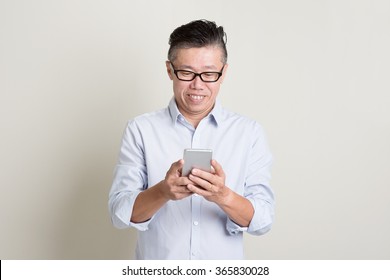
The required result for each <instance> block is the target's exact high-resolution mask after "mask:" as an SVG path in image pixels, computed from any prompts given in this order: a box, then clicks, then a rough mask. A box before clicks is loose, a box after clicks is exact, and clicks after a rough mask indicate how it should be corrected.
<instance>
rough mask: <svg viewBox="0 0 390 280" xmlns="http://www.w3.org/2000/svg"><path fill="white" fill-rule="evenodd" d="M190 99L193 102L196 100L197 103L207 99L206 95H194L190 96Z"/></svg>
mask: <svg viewBox="0 0 390 280" xmlns="http://www.w3.org/2000/svg"><path fill="white" fill-rule="evenodd" d="M189 97H190V98H191V99H192V100H196V101H201V100H203V99H204V98H205V96H204V95H194V94H189Z"/></svg>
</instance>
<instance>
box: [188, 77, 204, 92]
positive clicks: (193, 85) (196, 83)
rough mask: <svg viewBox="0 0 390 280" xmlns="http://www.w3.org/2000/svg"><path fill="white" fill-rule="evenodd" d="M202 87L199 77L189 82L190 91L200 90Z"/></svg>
mask: <svg viewBox="0 0 390 280" xmlns="http://www.w3.org/2000/svg"><path fill="white" fill-rule="evenodd" d="M202 87H203V81H202V79H201V78H200V76H196V77H195V79H193V80H192V81H191V88H192V89H202Z"/></svg>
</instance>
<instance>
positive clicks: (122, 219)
mask: <svg viewBox="0 0 390 280" xmlns="http://www.w3.org/2000/svg"><path fill="white" fill-rule="evenodd" d="M147 185H148V182H147V171H146V165H145V159H144V150H143V145H142V135H141V133H140V131H139V129H138V127H137V125H136V123H135V121H130V122H128V124H127V127H126V130H125V132H124V134H123V137H122V143H121V148H120V153H119V160H118V163H117V165H116V168H115V172H114V179H113V183H112V186H111V190H110V193H109V199H108V207H109V213H110V216H111V221H112V223H113V225H114V226H115V227H117V228H129V227H135V228H137V229H138V230H142V231H145V230H147V229H148V224H149V223H150V221H151V219H150V220H148V221H146V222H143V223H132V222H130V219H131V215H132V212H133V206H134V202H135V200H136V198H137V196H138V195H139V193H140V192H142V191H143V190H144V189H146V188H147Z"/></svg>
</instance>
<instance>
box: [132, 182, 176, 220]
mask: <svg viewBox="0 0 390 280" xmlns="http://www.w3.org/2000/svg"><path fill="white" fill-rule="evenodd" d="M162 184H164V181H161V182H160V183H158V184H157V185H155V186H153V187H151V188H148V189H147V190H145V191H143V192H141V193H140V194H139V195H138V196H137V198H136V200H135V202H134V206H133V212H132V215H131V219H130V220H131V222H133V223H141V222H145V221H147V220H149V219H150V218H151V217H153V215H154V214H155V213H156V212H157V211H158V210H159V209H160V208H161V207H162V206H163V205H164V204H165V203H166V202H167V201H168V199H167V198H166V197H164V195H163V193H162V192H161V187H162Z"/></svg>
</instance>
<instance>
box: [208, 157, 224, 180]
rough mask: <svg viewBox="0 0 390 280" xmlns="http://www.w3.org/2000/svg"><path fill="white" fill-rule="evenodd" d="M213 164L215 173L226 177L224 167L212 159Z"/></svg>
mask: <svg viewBox="0 0 390 280" xmlns="http://www.w3.org/2000/svg"><path fill="white" fill-rule="evenodd" d="M211 166H212V167H213V168H214V170H215V174H216V175H218V176H220V177H225V172H224V171H223V169H222V166H221V165H220V164H219V163H218V162H217V161H216V160H215V159H213V160H211Z"/></svg>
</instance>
